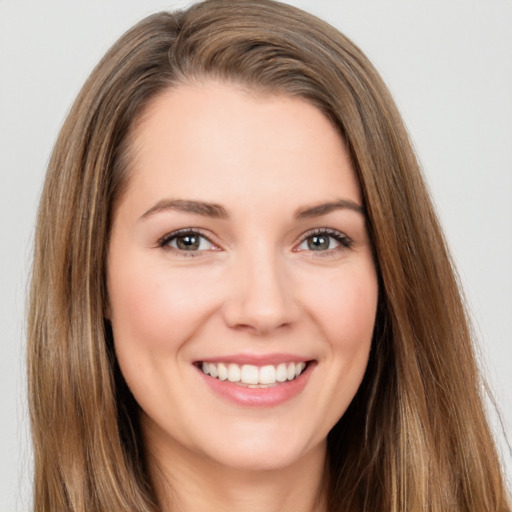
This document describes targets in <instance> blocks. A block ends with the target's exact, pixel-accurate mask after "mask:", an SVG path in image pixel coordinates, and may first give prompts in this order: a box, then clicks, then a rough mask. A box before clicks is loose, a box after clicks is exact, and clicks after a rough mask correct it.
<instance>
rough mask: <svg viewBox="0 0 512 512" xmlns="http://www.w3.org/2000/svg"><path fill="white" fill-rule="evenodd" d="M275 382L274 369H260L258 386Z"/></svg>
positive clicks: (270, 366) (272, 367) (269, 366)
mask: <svg viewBox="0 0 512 512" xmlns="http://www.w3.org/2000/svg"><path fill="white" fill-rule="evenodd" d="M275 382H276V369H275V367H274V366H272V365H268V366H262V367H261V368H260V375H259V383H260V384H275Z"/></svg>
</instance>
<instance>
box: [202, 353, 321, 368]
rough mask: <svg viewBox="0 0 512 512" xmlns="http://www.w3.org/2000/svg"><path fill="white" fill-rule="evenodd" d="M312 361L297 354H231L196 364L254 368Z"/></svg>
mask: <svg viewBox="0 0 512 512" xmlns="http://www.w3.org/2000/svg"><path fill="white" fill-rule="evenodd" d="M307 361H311V358H307V357H302V356H298V355H295V354H285V353H277V354H231V355H226V356H219V357H207V358H206V359H201V360H200V361H196V363H199V362H201V363H203V362H205V363H234V364H238V365H243V364H252V365H254V366H265V365H266V364H274V365H277V364H280V363H300V362H304V363H306V362H307Z"/></svg>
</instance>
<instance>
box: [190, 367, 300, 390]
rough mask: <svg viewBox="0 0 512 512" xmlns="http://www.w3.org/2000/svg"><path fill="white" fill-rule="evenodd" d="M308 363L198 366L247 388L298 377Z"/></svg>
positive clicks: (269, 384)
mask: <svg viewBox="0 0 512 512" xmlns="http://www.w3.org/2000/svg"><path fill="white" fill-rule="evenodd" d="M308 364H309V363H306V362H304V361H300V362H296V363H295V362H289V363H280V364H277V365H272V364H269V365H265V366H255V365H252V364H243V365H238V364H235V363H209V362H204V361H203V362H200V363H198V365H197V366H198V368H199V369H200V370H201V371H202V372H203V373H204V374H206V375H208V376H210V377H212V378H214V379H217V380H221V381H229V382H231V383H233V384H236V385H238V386H243V387H249V388H267V387H274V386H278V385H281V384H284V383H285V382H290V381H293V380H295V379H296V378H297V377H299V376H300V375H301V374H302V373H303V372H304V370H305V369H306V367H307V366H308Z"/></svg>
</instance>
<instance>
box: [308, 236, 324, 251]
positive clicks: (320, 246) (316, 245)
mask: <svg viewBox="0 0 512 512" xmlns="http://www.w3.org/2000/svg"><path fill="white" fill-rule="evenodd" d="M308 247H309V249H311V250H312V251H321V250H324V249H329V238H328V237H326V236H323V235H320V236H318V235H315V236H311V237H309V238H308Z"/></svg>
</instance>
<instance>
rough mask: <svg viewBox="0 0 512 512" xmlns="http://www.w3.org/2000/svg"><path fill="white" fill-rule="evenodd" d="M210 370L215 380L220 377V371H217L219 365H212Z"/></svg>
mask: <svg viewBox="0 0 512 512" xmlns="http://www.w3.org/2000/svg"><path fill="white" fill-rule="evenodd" d="M208 368H209V370H210V375H211V376H212V377H213V378H217V377H218V375H219V371H218V370H217V365H216V364H215V363H210V364H209V365H208Z"/></svg>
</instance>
